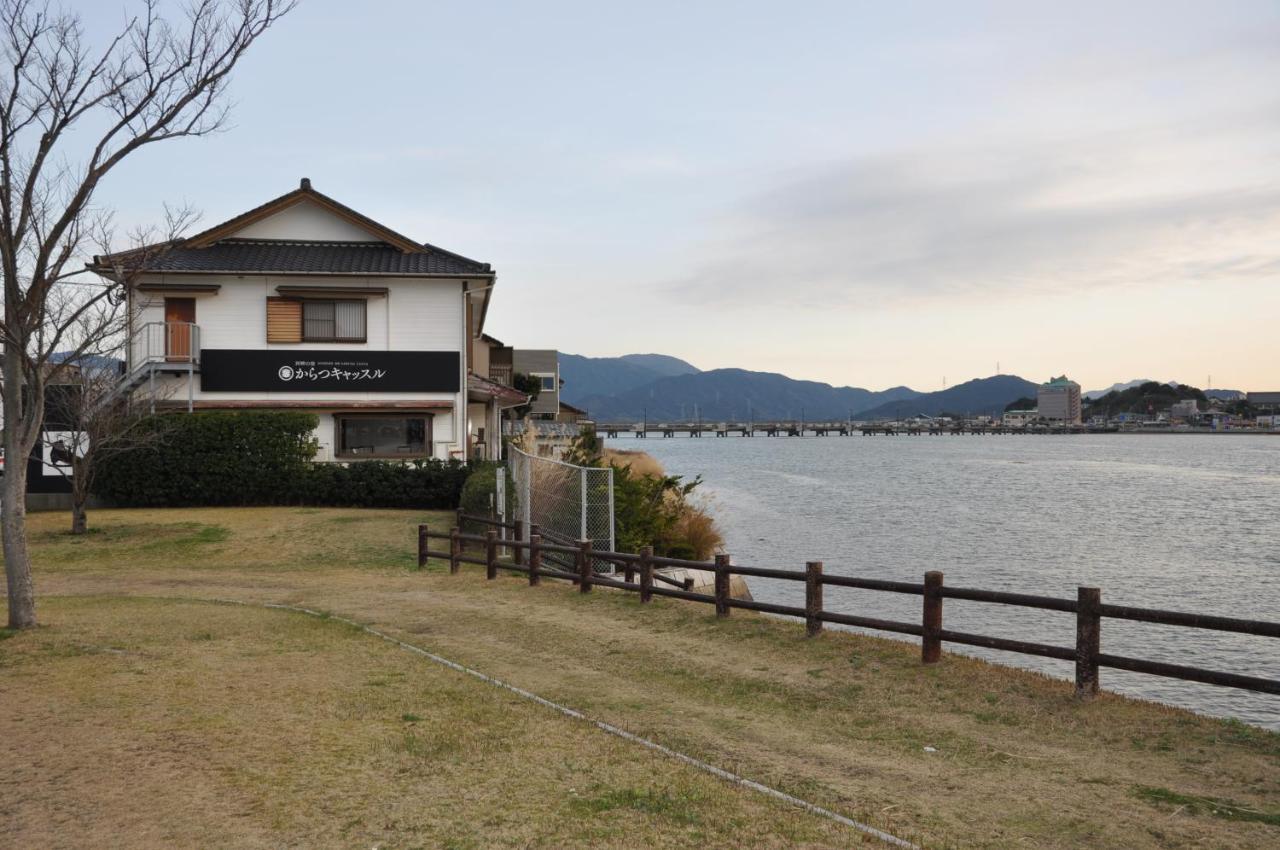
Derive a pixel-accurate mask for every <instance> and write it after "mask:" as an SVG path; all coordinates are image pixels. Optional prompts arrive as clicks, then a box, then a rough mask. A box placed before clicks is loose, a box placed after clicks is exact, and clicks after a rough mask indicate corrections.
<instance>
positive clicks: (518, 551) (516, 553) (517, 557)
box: [511, 519, 525, 567]
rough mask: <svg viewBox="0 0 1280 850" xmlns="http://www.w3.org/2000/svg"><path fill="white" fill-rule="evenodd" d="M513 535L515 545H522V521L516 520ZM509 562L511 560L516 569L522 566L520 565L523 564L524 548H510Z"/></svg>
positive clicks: (518, 546) (517, 546)
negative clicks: (514, 536)
mask: <svg viewBox="0 0 1280 850" xmlns="http://www.w3.org/2000/svg"><path fill="white" fill-rule="evenodd" d="M515 535H516V543H517V544H520V543H523V542H524V540H525V538H524V520H522V519H518V520H516V529H515ZM511 560H512V561H515V564H516V566H517V567H519V566H522V565H523V564H524V547H522V546H520V545H516V546H512V547H511Z"/></svg>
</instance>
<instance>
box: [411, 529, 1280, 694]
mask: <svg viewBox="0 0 1280 850" xmlns="http://www.w3.org/2000/svg"><path fill="white" fill-rule="evenodd" d="M462 521H467V522H471V523H479V524H483V525H487V526H491V530H489V531H487V532H486V533H485V534H464V533H462V532H461V530H460V525H459V526H455V527H454V528H453V529H452V530H451V531H449V532H448V533H442V532H433V531H431V530H430V529H429V528H428V527H427V526H425V525H420V526H418V565H419V566H422V565H424V564H426V562H427V559H428V558H437V559H441V560H447V561H448V562H449V572H450V573H456V572H458V568H459V565H460V564H464V563H466V564H476V565H478V566H482V567H484V568H485V570H486V574H487V576H488V578H490V579H493V578H496V577H497V575H498V571H499V570H508V571H512V572H518V573H523V574H525V575H527V576H528V579H529V584H530V585H537V584H539V583H540V581H541V580H542V579H543V578H553V579H563V580H565V581H570V582H573V583H574V584H576V585H578V588H579V590H580V592H582V593H589V592H590V591H591V588H592V587H595V586H599V587H613V588H617V589H619V590H626V591H632V592H637V593H639V594H640V601H641V602H649V601H650V600H651V599H652V598H653V597H654V596H668V597H671V598H674V599H684V600H686V601H689V602H704V603H707V604H709V605H714V606H715V609H716V616H717V617H728V616H729V612H730V611H732V610H733V609H734V608H742V609H745V610H748V611H760V612H763V613H767V614H780V615H783V616H787V617H797V618H800V619H803V620H804V622H805V632H806V634H807V635H808V636H809V637H813V636H815V635H818V634H820V633H821V632H822V629H823V626H824V624H826V623H837V624H839V625H844V626H856V627H859V628H864V629H873V630H877V631H884V632H893V633H896V634H904V635H913V636H915V637H919V638H920V655H921V660H922V661H923V663H925V664H933V663H935V662H937V661H938V659H939V658H940V657H941V655H942V645H943V644H944V643H956V644H962V645H966V646H981V647H986V648H987V649H1000V650H1005V651H1008V652H1017V653H1022V654H1024V655H1038V656H1042V657H1045V658H1058V659H1061V660H1064V661H1073V662H1075V673H1076V676H1075V682H1076V696H1077V697H1080V698H1082V699H1089V698H1091V697H1093V696H1094V695H1095V694H1096V693H1097V692H1098V669H1099V668H1100V667H1111V668H1114V669H1116V670H1130V671H1133V672H1136V673H1148V674H1151V675H1154V676H1164V677H1166V678H1172V679H1185V680H1187V681H1192V682H1204V683H1206V684H1210V685H1222V686H1225V687H1231V688H1243V689H1245V690H1250V691H1260V692H1262V693H1268V694H1280V680H1275V679H1264V678H1260V677H1257V676H1244V675H1240V674H1237V673H1225V672H1222V671H1218V670H1206V669H1203V668H1200V667H1188V666H1183V665H1180V664H1167V663H1165V662H1161V661H1147V660H1144V659H1140V658H1130V657H1127V656H1123V655H1110V654H1107V653H1104V652H1102V646H1101V633H1102V630H1101V626H1102V620H1103V619H1104V618H1111V619H1116V620H1131V621H1137V622H1142V623H1159V624H1161V625H1167V626H1186V627H1190V628H1198V629H1211V630H1215V631H1223V632H1236V633H1239V634H1247V635H1257V636H1259V637H1272V638H1278V637H1280V623H1270V622H1265V621H1261V620H1244V619H1237V618H1235V617H1218V616H1211V615H1207V614H1188V613H1184V612H1180V611H1164V610H1160V609H1156V608H1136V607H1133V606H1130V605H1107V604H1103V602H1102V592H1101V591H1100V590H1099V589H1098V588H1096V587H1081V588H1079V589H1078V591H1077V595H1076V598H1075V599H1061V598H1056V597H1051V596H1036V595H1032V594H1026V593H1007V592H1004V591H998V590H977V589H973V588H966V587H948V586H947V585H946V584H945V583H944V582H943V575H942V573H941V572H937V571H930V572H927V573H925V574H924V581H923V582H921V583H919V584H916V583H913V582H903V581H885V580H882V579H869V578H854V577H852V576H836V575H827V574H824V573H823V570H822V562H821V561H810V562H808V563H807V564H806V565H805V569H804V570H803V571H800V570H780V569H768V568H761V567H741V566H737V565H735V564H733V563H732V562H731V561H730V558H729V556H728V555H717V556H716V559H715V561H712V562H706V561H686V560H682V559H679V558H663V557H659V556H656V555H654V554H653V550H652V548H649V547H646V548H644V549H642V550H641V551H640V553H639V554H637V555H633V554H627V553H623V552H601V551H597V550H594V549H592V548H591V542H590V541H588V540H581V541H578V542H577V543H576V545H573V546H565V545H561V544H555V543H546V542H544V541H543V539H542V536H541V534H539V529H538V527H537V526H536V525H534V526H532V527H530V528H529V529H527V531H528V532H529V533H528V534H525V533H524V532H525V531H526V529H523V528H520V527H519V525H520V524H519V523H502V522H499V521H497V520H492V519H488V518H483V517H473V516H464V515H462V514H461V512H459V522H460V524H461V522H462ZM499 529H501V530H503V531H507V530H510V531H512V532H513V536H510V537H501V536H499ZM432 540H447V541H449V549H448V551H442V550H433V549H431V547H430V542H431V541H432ZM468 543H475V544H480V545H481V546H482V547H483V552H484V555H483V556H482V557H481V556H474V555H468V554H467V553H466V548H465V547H466V545H467V544H468ZM499 549H506V550H509V551H510V558H502V557H500V555H499ZM546 555H562V556H569V558H571V563H572V564H573V567H572V569H570V568H568V567H564V566H562V565H554V566H550V567H548V566H546V565H545V564H544V563H543V562H544V556H546ZM566 562H570V561H566ZM599 562H607V563H612V564H615V565H617V567H618V568H620V569H621V571H622V578H621V579H619V578H617V577H616V574H615V575H613V576H609V575H601V574H599V573H597V572H596V570H595V569H594V568H593V564H595V563H599ZM662 567H686V568H691V569H697V570H706V571H708V572H711V573H713V574H714V576H715V583H714V588H715V592H714V594H707V593H695V592H693V591H692V590H691V589H690V587H691V584H690V583H688V582H686V583H685V584H683V585H681V584H680V583H679V582H676V581H674V580H672V579H670V578H669V577H667V576H664V575H661V574H660V573H658V572H656V570H657V569H659V568H662ZM735 575H737V576H745V577H749V578H770V579H779V580H782V581H795V582H803V583H804V587H805V604H804V607H803V608H800V607H797V606H793V605H775V604H773V603H769V602H755V601H751V600H746V599H734V598H732V597H731V596H730V595H729V582H730V578H731V577H732V576H735ZM827 587H839V588H855V589H858V590H873V591H881V592H885V593H902V594H909V595H914V596H919V597H921V598H922V614H921V619H920V622H918V623H908V622H900V621H896V620H882V619H878V618H875V617H860V616H854V615H851V614H840V613H837V612H835V611H827V610H824V608H823V590H824V588H827ZM944 599H963V600H967V601H971V602H987V603H995V604H998V605H1012V606H1016V607H1020V608H1036V609H1041V610H1045V611H1060V612H1064V613H1070V614H1075V615H1076V645H1075V647H1074V648H1072V647H1064V646H1053V645H1050V644H1043V643H1033V642H1030V641H1024V640H1012V639H1009V638H1001V637H991V636H988V635H980V634H973V633H969V632H958V631H952V630H950V629H946V628H944V627H943V623H942V603H943V600H944Z"/></svg>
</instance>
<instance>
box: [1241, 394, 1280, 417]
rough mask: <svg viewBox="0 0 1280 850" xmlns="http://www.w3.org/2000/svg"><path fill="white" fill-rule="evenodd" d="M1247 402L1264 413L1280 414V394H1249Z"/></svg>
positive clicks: (1246, 396) (1246, 398)
mask: <svg viewBox="0 0 1280 850" xmlns="http://www.w3.org/2000/svg"><path fill="white" fill-rule="evenodd" d="M1245 400H1246V401H1248V402H1249V404H1250V405H1252V406H1253V407H1255V408H1257V409H1258V410H1259V411H1261V412H1263V413H1273V414H1274V413H1280V392H1257V393H1247V394H1246V395H1245Z"/></svg>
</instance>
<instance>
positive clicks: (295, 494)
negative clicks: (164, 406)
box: [94, 411, 467, 509]
mask: <svg viewBox="0 0 1280 850" xmlns="http://www.w3.org/2000/svg"><path fill="white" fill-rule="evenodd" d="M317 422H318V420H317V418H316V416H315V415H314V414H311V413H294V412H289V411H235V412H232V411H216V412H207V413H193V414H171V415H163V416H156V417H152V419H151V421H150V422H148V423H147V426H146V427H147V431H148V432H149V434H148V436H147V437H146V438H144V440H143V442H144V445H143V447H141V448H139V449H137V450H136V451H131V452H125V453H122V454H118V455H113V456H111V457H110V458H105V459H104V460H103V462H102V465H101V468H100V469H99V470H98V473H97V476H96V480H95V486H94V492H95V494H96V495H98V496H100V497H101V498H103V499H106V500H107V501H109V502H111V503H113V504H117V505H122V506H134V507H196V506H220V505H316V506H335V507H378V508H425V509H449V508H454V507H457V505H458V500H459V497H460V495H461V493H462V485H463V483H464V482H465V481H466V477H467V467H466V466H465V465H464V464H462V463H459V462H457V461H448V462H446V461H438V460H425V461H414V462H412V463H397V462H387V461H359V462H356V463H352V464H351V465H350V466H342V465H340V464H327V463H312V462H311V458H312V457H314V456H315V452H316V443H315V440H314V438H313V436H312V434H313V432H314V431H315V428H316V425H317Z"/></svg>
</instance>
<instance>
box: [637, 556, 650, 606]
mask: <svg viewBox="0 0 1280 850" xmlns="http://www.w3.org/2000/svg"><path fill="white" fill-rule="evenodd" d="M652 599H653V547H652V546H645V547H644V548H643V549H641V550H640V601H641V602H649V601H651V600H652Z"/></svg>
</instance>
